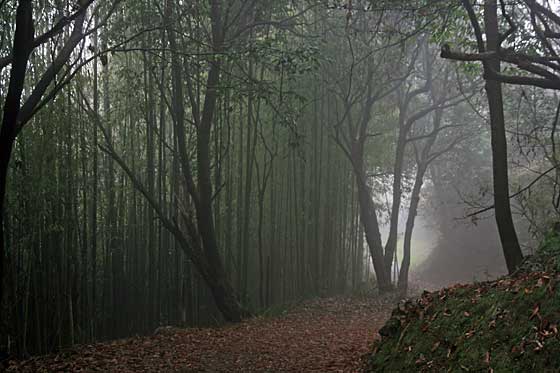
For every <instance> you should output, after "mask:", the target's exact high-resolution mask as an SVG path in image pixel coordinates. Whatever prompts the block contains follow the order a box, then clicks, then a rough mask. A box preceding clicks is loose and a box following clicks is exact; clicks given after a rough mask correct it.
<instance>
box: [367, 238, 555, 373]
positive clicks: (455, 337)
mask: <svg viewBox="0 0 560 373" xmlns="http://www.w3.org/2000/svg"><path fill="white" fill-rule="evenodd" d="M559 258H560V237H559V236H558V235H556V234H551V235H550V236H549V237H548V238H547V239H546V240H545V241H544V243H543V245H542V246H541V247H540V248H539V250H538V251H537V254H535V255H534V256H531V257H528V258H526V260H525V261H524V262H523V264H522V265H521V266H520V268H519V269H518V270H517V271H516V272H515V273H514V274H513V275H511V276H506V277H503V278H500V279H498V280H496V281H488V282H481V283H474V284H468V285H455V286H452V287H449V288H446V289H442V290H440V291H437V292H424V293H423V294H422V295H421V297H420V298H419V299H418V300H416V301H405V302H403V303H401V304H400V305H399V307H398V308H397V309H395V310H394V311H393V313H392V316H391V318H390V319H389V321H388V322H387V324H386V325H385V326H384V327H383V328H382V329H381V330H380V334H381V335H382V338H381V340H380V341H378V342H375V344H374V346H373V350H372V353H371V354H370V355H368V356H367V357H366V359H365V360H366V368H365V371H367V372H373V371H375V372H414V371H419V372H445V371H447V372H461V371H464V372H469V371H470V372H545V371H560V339H559V338H560V337H559V333H558V329H559V328H560V326H559V325H560V294H559V292H560V289H559V285H560V260H559Z"/></svg>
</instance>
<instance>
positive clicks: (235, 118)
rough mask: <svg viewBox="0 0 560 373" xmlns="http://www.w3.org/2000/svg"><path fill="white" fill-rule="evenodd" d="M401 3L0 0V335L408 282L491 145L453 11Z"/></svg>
mask: <svg viewBox="0 0 560 373" xmlns="http://www.w3.org/2000/svg"><path fill="white" fill-rule="evenodd" d="M402 3H403V2H399V1H396V0H395V1H384V2H379V4H378V5H379V6H377V7H373V6H371V2H369V1H365V0H364V1H354V5H352V1H349V2H327V1H319V0H306V1H301V2H293V1H287V0H286V1H273V0H262V1H256V0H251V1H243V0H232V1H220V0H197V1H183V0H166V1H163V2H159V1H151V0H134V1H133V0H126V1H125V0H112V1H106V2H101V1H93V0H78V1H76V0H72V1H71V0H53V1H31V0H18V1H3V0H0V23H1V27H2V29H3V31H2V33H1V35H0V36H1V38H0V97H1V98H2V100H3V103H4V109H5V110H4V115H3V117H2V118H3V122H2V128H1V129H2V132H0V161H1V162H0V166H1V167H0V171H2V172H1V173H0V181H2V183H0V186H1V187H2V189H0V191H1V192H2V193H0V198H1V200H2V205H0V217H1V218H2V219H3V220H0V227H3V229H0V233H2V235H3V236H0V243H1V246H0V248H1V250H0V258H1V259H3V260H4V264H3V265H2V264H1V263H0V269H2V270H3V271H2V272H0V273H1V274H0V289H2V291H1V292H0V315H1V319H0V350H3V349H6V350H9V351H15V352H16V353H18V354H26V353H48V352H51V351H54V350H57V349H60V348H63V347H65V346H70V345H73V344H76V343H89V342H93V341H98V340H105V339H113V338H119V337H125V336H130V335H135V334H147V333H152V332H153V331H154V330H155V329H156V328H158V327H159V326H164V325H180V326H204V325H217V324H220V323H222V322H224V321H226V322H238V321H240V320H242V319H244V318H247V317H250V316H252V315H254V314H256V313H260V312H267V311H270V312H273V311H274V310H275V309H277V308H279V307H281V306H283V305H285V304H287V303H290V302H295V301H298V300H301V299H304V298H308V297H314V296H324V295H334V294H343V293H350V292H362V291H364V290H366V289H367V290H371V289H372V288H375V289H377V290H379V292H388V291H393V290H395V289H398V290H399V291H400V292H401V294H403V295H404V294H406V292H407V290H408V282H409V269H410V267H411V256H412V253H413V252H414V250H415V247H414V246H415V243H414V239H413V231H414V228H415V222H416V218H417V216H418V215H419V210H421V209H422V208H425V207H426V206H423V203H424V198H423V196H425V195H426V193H430V192H432V193H433V192H434V190H436V192H437V191H438V190H439V192H438V193H439V197H438V196H435V197H434V198H433V199H432V201H438V198H439V201H440V202H441V203H442V204H445V203H447V202H449V201H450V200H452V199H456V196H455V195H454V196H451V193H450V192H449V190H451V189H452V188H453V187H454V186H453V185H455V184H459V183H461V182H463V181H464V180H462V177H463V175H464V174H467V173H468V174H469V175H474V176H472V177H473V178H475V177H478V176H480V175H481V174H483V171H480V170H479V169H476V170H473V169H472V168H473V167H472V164H474V163H476V164H477V165H484V162H485V160H486V159H487V158H488V148H489V144H488V142H487V141H486V140H487V135H488V133H487V130H488V129H487V128H486V127H485V125H486V121H485V118H484V115H485V114H486V113H485V112H484V110H485V109H483V110H478V109H479V108H480V106H481V105H482V103H481V102H483V101H482V99H483V96H482V94H481V92H482V87H483V84H482V83H483V79H481V77H482V74H479V70H477V68H476V67H473V66H472V65H467V66H466V67H465V66H463V67H458V66H457V65H452V64H450V63H449V62H448V61H445V60H443V59H441V58H440V49H439V46H438V43H440V42H441V41H442V40H447V39H449V38H451V37H450V33H449V32H447V31H446V27H454V30H455V31H457V32H456V34H457V35H458V36H457V37H456V39H458V44H459V45H466V44H467V42H465V39H466V38H467V36H465V33H466V32H465V31H464V30H465V28H467V26H468V25H467V26H465V24H466V23H465V22H463V23H461V22H462V21H461V18H460V17H458V14H462V13H460V11H459V9H460V4H456V3H455V2H447V1H439V0H437V1H427V2H425V1H415V2H410V3H411V4H412V3H414V4H415V5H416V6H417V7H416V8H414V9H413V7H410V6H409V5H410V4H409V5H406V6H403V5H402ZM398 4H400V5H399V6H397V5H398ZM426 4H429V6H428V5H426ZM382 5H383V6H382ZM353 6H354V7H355V8H353ZM458 12H459V13H458ZM14 20H16V22H14ZM463 21H464V20H463ZM4 30H5V31H4ZM18 40H19V41H20V42H16V41H18ZM460 43H463V44H460ZM444 52H445V51H444ZM447 52H449V51H447ZM449 53H451V52H449ZM508 92H513V93H512V97H513V96H514V95H517V94H518V93H519V92H518V91H516V90H515V88H512V89H511V91H508ZM521 93H522V94H523V95H525V93H524V92H521ZM523 97H525V99H527V96H523ZM535 97H537V96H535ZM539 97H540V98H542V95H541V96H539ZM535 100H537V99H536V98H535ZM511 101H513V100H511ZM505 105H512V102H510V101H506V102H505ZM508 107H509V106H508ZM16 109H17V110H16ZM519 118H521V116H519ZM531 120H532V119H531V118H521V119H519V120H518V128H517V129H516V130H517V131H521V130H525V129H526V128H529V127H530V125H529V124H530V123H531ZM519 123H521V124H519ZM24 127H25V128H24ZM528 131H530V129H529V130H528ZM517 135H518V136H519V132H518V133H517ZM546 136H548V135H547V134H546V133H544V134H542V136H541V137H539V139H538V142H539V144H543V143H545V142H546V139H545V138H546ZM553 136H554V135H553ZM535 141H537V140H535ZM519 143H520V144H521V142H519ZM520 146H521V145H520ZM539 146H540V145H539ZM472 149H475V151H472ZM503 151H504V154H503V155H504V157H505V159H503V161H504V162H505V164H506V165H507V154H505V153H506V152H507V149H505V148H504V149H503ZM467 158H468V159H467ZM471 158H472V159H475V161H476V162H475V161H473V162H471V163H472V164H467V163H468V162H467V161H468V160H469V159H471ZM516 159H517V158H516ZM461 162H463V163H461ZM469 162H470V161H469ZM458 165H461V166H458ZM469 167H470V168H469ZM543 167H544V166H543ZM461 168H462V169H461ZM482 168H483V166H480V169H482ZM450 170H453V171H450ZM451 174H452V175H451ZM438 175H439V176H438ZM486 176H487V175H486ZM445 180H452V182H450V183H449V184H445ZM507 181H508V180H505V183H506V185H507ZM554 185H556V184H554ZM4 187H5V188H4ZM473 188H474V187H473ZM554 188H556V186H554ZM554 190H555V191H556V189H554ZM4 195H5V197H4ZM442 196H444V197H442ZM506 197H507V193H506ZM444 198H447V200H444ZM523 203H526V205H529V203H528V200H525V201H521V202H520V206H521V207H524V206H525V207H524V208H525V212H526V215H527V216H528V215H529V212H528V211H530V209H529V208H528V207H527V206H526V205H523ZM447 208H448V209H451V208H449V207H447ZM426 209H427V208H426ZM454 212H455V211H454ZM510 215H511V213H510ZM433 220H434V221H438V223H440V225H442V226H444V225H445V224H449V220H450V219H440V220H438V219H437V217H435V218H434V219H433ZM537 220H538V219H535V221H534V222H531V224H532V225H533V227H536V226H538V225H539V224H540V223H539V222H538V221H537ZM541 220H542V219H541ZM400 222H402V223H403V224H400ZM441 231H442V232H443V231H444V229H442V230H441ZM443 239H445V237H443ZM401 247H402V249H400V248H401Z"/></svg>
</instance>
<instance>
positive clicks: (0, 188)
mask: <svg viewBox="0 0 560 373" xmlns="http://www.w3.org/2000/svg"><path fill="white" fill-rule="evenodd" d="M33 38H34V36H33V6H32V2H31V0H20V1H19V3H18V7H17V11H16V30H15V33H14V45H13V49H12V55H13V60H12V69H11V71H10V83H9V86H8V93H7V94H6V100H5V102H4V115H3V116H2V127H0V311H1V307H2V300H3V295H4V291H3V289H4V286H3V285H4V258H5V255H6V248H5V246H4V245H5V238H4V208H5V203H6V188H7V181H8V167H9V164H10V158H11V156H12V150H13V147H14V143H15V140H16V134H17V132H16V125H17V120H18V116H19V113H20V109H21V104H20V102H21V96H22V92H23V85H24V83H25V75H26V72H27V63H28V61H29V55H30V53H31V51H32V44H31V43H32V42H33Z"/></svg>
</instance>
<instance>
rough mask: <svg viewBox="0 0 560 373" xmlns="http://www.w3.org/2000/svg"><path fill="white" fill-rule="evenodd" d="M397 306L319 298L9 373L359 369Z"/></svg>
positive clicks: (23, 365) (16, 366)
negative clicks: (267, 314) (278, 312)
mask: <svg viewBox="0 0 560 373" xmlns="http://www.w3.org/2000/svg"><path fill="white" fill-rule="evenodd" d="M391 308H392V304H391V303H389V304H383V303H380V302H375V301H367V300H363V299H361V300H358V299H353V298H329V299H318V300H313V301H309V302H306V303H304V304H302V305H301V306H299V307H297V308H296V309H295V310H293V311H291V312H289V313H287V314H285V315H283V316H280V317H274V318H254V319H251V320H248V321H245V322H243V323H240V324H236V325H230V326H225V327H222V328H213V329H172V330H167V331H166V332H165V333H158V334H157V335H154V336H150V337H137V338H129V339H123V340H118V341H113V342H108V343H99V344H93V345H85V346H80V347H77V348H75V349H73V350H72V351H71V352H65V353H63V354H62V353H61V354H58V355H51V356H46V357H38V358H33V359H30V360H26V361H20V362H12V365H11V366H10V368H9V369H8V372H122V373H128V372H356V371H359V369H360V357H361V356H362V355H364V354H365V353H367V352H368V347H369V346H370V345H371V342H372V341H373V339H374V338H375V337H376V335H377V330H378V329H379V328H380V327H381V326H382V325H383V323H384V322H385V321H386V319H387V317H388V315H389V312H390V309H391Z"/></svg>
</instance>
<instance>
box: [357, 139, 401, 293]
mask: <svg viewBox="0 0 560 373" xmlns="http://www.w3.org/2000/svg"><path fill="white" fill-rule="evenodd" d="M352 158H353V159H352V165H353V167H354V174H355V176H356V184H357V187H358V203H359V205H360V220H361V221H362V225H363V227H364V233H365V235H366V241H367V243H368V247H369V252H370V255H371V258H372V261H373V268H374V270H375V275H376V277H377V284H378V286H379V291H380V292H381V293H385V292H388V291H391V290H392V285H391V277H390V272H387V271H386V268H385V265H384V262H383V243H382V242H381V233H380V232H379V222H378V220H377V214H376V209H375V205H374V204H373V200H372V198H371V193H370V188H369V186H368V185H367V177H366V172H365V170H364V165H363V150H362V149H361V146H360V145H359V144H354V146H353V149H352Z"/></svg>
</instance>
